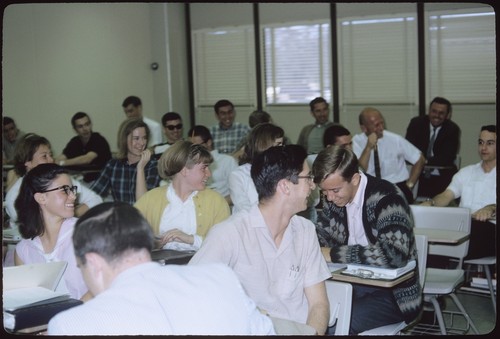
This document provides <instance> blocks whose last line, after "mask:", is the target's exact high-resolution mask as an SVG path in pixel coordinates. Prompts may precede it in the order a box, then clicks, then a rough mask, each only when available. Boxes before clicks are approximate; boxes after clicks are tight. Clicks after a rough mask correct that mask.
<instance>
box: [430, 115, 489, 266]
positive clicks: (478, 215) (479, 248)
mask: <svg viewBox="0 0 500 339" xmlns="http://www.w3.org/2000/svg"><path fill="white" fill-rule="evenodd" d="M477 150H478V153H479V157H480V158H481V161H480V162H479V163H477V164H473V165H469V166H466V167H464V168H462V169H461V170H460V171H458V173H457V174H455V175H454V176H453V179H452V180H451V183H450V185H449V186H448V188H446V190H444V191H443V192H441V193H439V194H438V195H436V196H434V197H433V198H432V199H429V200H428V201H424V202H423V203H422V205H427V206H448V205H449V204H450V203H451V202H453V201H454V200H455V199H458V198H460V203H459V206H460V207H466V208H469V209H470V210H471V213H472V223H471V233H470V238H469V252H468V254H467V256H466V257H465V259H476V258H482V257H487V256H496V253H497V252H496V239H497V236H496V210H497V171H496V168H497V128H496V125H487V126H483V127H481V132H480V134H479V140H478V148H477ZM433 259H436V260H437V259H438V258H433ZM430 263H435V264H436V265H439V266H440V265H441V264H439V263H438V262H437V261H434V260H433V261H431V262H430Z"/></svg>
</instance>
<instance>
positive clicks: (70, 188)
mask: <svg viewBox="0 0 500 339" xmlns="http://www.w3.org/2000/svg"><path fill="white" fill-rule="evenodd" d="M58 190H63V191H64V193H66V195H69V193H70V192H71V193H73V194H74V195H76V193H78V186H68V185H63V186H59V187H56V188H52V189H50V190H46V191H41V192H38V193H47V192H53V191H58Z"/></svg>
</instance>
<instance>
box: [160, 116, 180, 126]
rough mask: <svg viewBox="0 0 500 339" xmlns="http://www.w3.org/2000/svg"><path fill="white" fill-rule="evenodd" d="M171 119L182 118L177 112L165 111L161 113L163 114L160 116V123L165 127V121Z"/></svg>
mask: <svg viewBox="0 0 500 339" xmlns="http://www.w3.org/2000/svg"><path fill="white" fill-rule="evenodd" d="M171 120H180V121H182V118H181V116H180V114H179V113H177V112H167V113H165V114H163V116H162V117H161V124H162V125H163V126H164V127H165V126H167V121H171Z"/></svg>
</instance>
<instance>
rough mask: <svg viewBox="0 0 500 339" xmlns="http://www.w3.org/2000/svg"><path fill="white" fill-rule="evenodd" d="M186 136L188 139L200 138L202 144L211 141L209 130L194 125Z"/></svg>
mask: <svg viewBox="0 0 500 339" xmlns="http://www.w3.org/2000/svg"><path fill="white" fill-rule="evenodd" d="M188 136H189V137H190V138H192V137H200V138H201V140H202V141H203V143H205V142H207V141H208V140H213V139H212V134H211V133H210V130H209V129H208V128H207V127H206V126H203V125H196V126H194V127H193V128H191V129H190V130H189V132H188Z"/></svg>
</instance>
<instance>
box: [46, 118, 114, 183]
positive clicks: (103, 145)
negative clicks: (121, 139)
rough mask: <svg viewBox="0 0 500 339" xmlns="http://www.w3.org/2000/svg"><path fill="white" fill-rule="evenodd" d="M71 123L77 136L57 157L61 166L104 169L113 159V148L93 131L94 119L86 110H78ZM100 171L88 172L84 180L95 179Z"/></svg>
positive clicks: (57, 161)
mask: <svg viewBox="0 0 500 339" xmlns="http://www.w3.org/2000/svg"><path fill="white" fill-rule="evenodd" d="M71 125H72V126H73V129H74V130H75V132H76V134H78V135H77V136H75V137H73V138H72V139H71V140H70V141H69V142H68V144H67V145H66V147H65V148H64V150H63V152H62V154H61V155H60V156H59V157H57V158H56V163H58V164H59V165H60V166H77V165H92V166H93V169H95V170H102V169H103V168H104V165H106V163H107V162H108V160H109V159H111V149H110V148H109V144H108V142H107V140H106V139H105V138H104V137H103V136H102V135H100V134H99V133H97V132H93V131H92V121H90V117H89V115H88V114H87V113H85V112H77V113H75V115H73V117H72V118H71ZM98 176H99V173H98V172H94V173H87V174H85V175H84V176H83V180H84V181H85V182H87V183H90V182H92V181H94V180H95V179H96V178H97V177H98Z"/></svg>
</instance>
